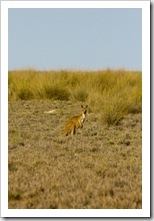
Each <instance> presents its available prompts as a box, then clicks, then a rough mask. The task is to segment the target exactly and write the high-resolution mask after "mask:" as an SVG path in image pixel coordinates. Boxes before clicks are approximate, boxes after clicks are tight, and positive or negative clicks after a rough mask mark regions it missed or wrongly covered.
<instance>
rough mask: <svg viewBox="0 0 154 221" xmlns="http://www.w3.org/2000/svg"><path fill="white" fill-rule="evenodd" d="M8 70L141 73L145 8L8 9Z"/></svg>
mask: <svg viewBox="0 0 154 221" xmlns="http://www.w3.org/2000/svg"><path fill="white" fill-rule="evenodd" d="M8 14H9V22H8V25H9V26H8V27H9V30H8V31H9V32H8V33H9V40H8V46H9V65H8V68H9V70H14V69H22V68H24V69H25V68H35V69H38V70H53V69H55V70H57V69H58V70H61V69H71V70H72V69H80V70H100V69H106V68H111V69H119V68H124V69H128V70H142V9H137V8H134V9H133V8H130V9H127V8H121V9H116V8H113V9H110V8H108V9H105V8H98V9H97V8H94V9H86V8H85V9H82V8H81V9H76V8H75V9H73V8H71V9H63V8H62V9H61V8H59V9H54V8H53V9H50V8H49V9H31V8H30V9H22V8H21V9H13V8H11V9H9V11H8Z"/></svg>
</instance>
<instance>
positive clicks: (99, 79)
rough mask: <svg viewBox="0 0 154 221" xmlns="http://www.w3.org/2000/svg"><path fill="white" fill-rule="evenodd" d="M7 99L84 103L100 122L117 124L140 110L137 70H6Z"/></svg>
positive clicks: (138, 74)
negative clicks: (97, 116) (7, 81)
mask: <svg viewBox="0 0 154 221" xmlns="http://www.w3.org/2000/svg"><path fill="white" fill-rule="evenodd" d="M8 78H9V79H8V80H9V100H31V99H50V100H66V101H67V100H70V101H74V102H75V101H82V102H86V103H88V104H89V106H90V111H91V112H94V113H97V112H99V113H101V114H102V122H103V123H106V124H108V125H112V124H118V123H119V121H120V120H121V119H122V118H123V116H125V115H126V114H129V113H141V111H142V76H141V72H128V71H122V70H119V71H111V70H106V71H97V72H81V71H80V72H79V71H78V72H75V71H74V72H71V71H70V72H69V71H50V72H39V71H33V70H25V71H23V70H22V71H12V72H9V77H8Z"/></svg>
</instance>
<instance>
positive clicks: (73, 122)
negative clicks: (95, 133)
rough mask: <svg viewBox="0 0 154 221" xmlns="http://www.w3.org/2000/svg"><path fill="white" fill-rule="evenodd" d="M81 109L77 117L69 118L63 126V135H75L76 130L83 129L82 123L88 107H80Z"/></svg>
mask: <svg viewBox="0 0 154 221" xmlns="http://www.w3.org/2000/svg"><path fill="white" fill-rule="evenodd" d="M81 107H82V108H83V110H82V112H81V114H79V115H78V116H74V117H71V118H70V119H69V120H68V121H67V122H66V124H65V131H64V133H65V135H66V136H68V135H69V134H71V135H74V134H75V133H76V130H77V129H79V128H82V127H83V123H84V121H85V118H86V113H87V108H88V105H86V106H85V108H84V107H83V106H81Z"/></svg>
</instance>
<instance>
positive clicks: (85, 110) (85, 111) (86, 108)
mask: <svg viewBox="0 0 154 221" xmlns="http://www.w3.org/2000/svg"><path fill="white" fill-rule="evenodd" d="M81 108H82V113H83V114H84V115H86V113H87V110H88V105H86V106H85V107H84V106H83V105H81Z"/></svg>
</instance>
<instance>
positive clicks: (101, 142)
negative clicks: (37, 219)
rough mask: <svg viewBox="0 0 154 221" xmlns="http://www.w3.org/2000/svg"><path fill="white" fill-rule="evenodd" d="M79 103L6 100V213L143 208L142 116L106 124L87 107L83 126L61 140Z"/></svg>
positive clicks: (133, 114)
mask: <svg viewBox="0 0 154 221" xmlns="http://www.w3.org/2000/svg"><path fill="white" fill-rule="evenodd" d="M81 104H84V105H85V104H86V102H81V101H71V100H67V101H65V100H48V99H44V100H41V99H39V100H37V99H31V100H10V101H9V119H8V123H9V146H8V152H9V158H8V168H9V171H8V172H9V174H8V185H9V191H8V203H9V208H10V209H11V208H13V209H21V208H23V209H33V208H34V209H36V208H37V209H45V208H46V209H66V208H69V209H70V208H76V209H77V208H78V209H140V208H142V114H141V113H129V114H126V115H125V116H124V117H123V118H122V119H121V120H120V121H119V122H118V124H117V125H114V124H113V125H107V124H103V123H102V120H101V119H102V116H101V114H100V112H98V113H97V111H96V112H95V113H94V112H93V111H91V110H90V109H91V107H90V106H89V111H88V113H87V116H86V120H85V122H84V126H83V128H82V129H79V130H78V131H77V133H76V135H75V136H67V137H66V136H64V134H63V131H64V126H65V122H66V121H67V119H68V118H70V117H72V116H74V115H77V114H80V112H81ZM47 112H50V113H47Z"/></svg>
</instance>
